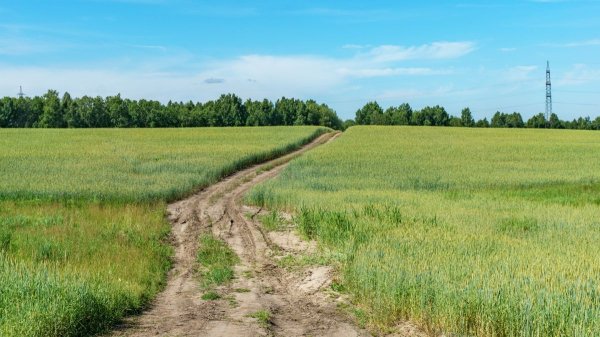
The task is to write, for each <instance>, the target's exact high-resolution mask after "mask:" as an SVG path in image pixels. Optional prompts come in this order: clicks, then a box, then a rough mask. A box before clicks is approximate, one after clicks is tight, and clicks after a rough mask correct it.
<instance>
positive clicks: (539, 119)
mask: <svg viewBox="0 0 600 337" xmlns="http://www.w3.org/2000/svg"><path fill="white" fill-rule="evenodd" d="M547 126H548V123H547V122H546V117H545V116H544V114H543V113H541V112H540V113H539V114H537V115H534V116H532V117H531V118H529V120H527V127H528V128H537V129H542V128H546V127H547Z"/></svg>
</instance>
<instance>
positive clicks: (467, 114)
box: [460, 108, 475, 128]
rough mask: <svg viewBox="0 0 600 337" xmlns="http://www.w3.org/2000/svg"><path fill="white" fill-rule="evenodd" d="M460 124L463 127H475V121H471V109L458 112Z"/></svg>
mask: <svg viewBox="0 0 600 337" xmlns="http://www.w3.org/2000/svg"><path fill="white" fill-rule="evenodd" d="M460 124H461V125H462V126H465V127H469V128H471V127H473V126H475V119H473V115H472V114H471V109H469V108H464V109H462V111H461V112H460Z"/></svg>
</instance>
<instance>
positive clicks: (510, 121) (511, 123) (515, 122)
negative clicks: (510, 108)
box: [506, 112, 525, 128]
mask: <svg viewBox="0 0 600 337" xmlns="http://www.w3.org/2000/svg"><path fill="white" fill-rule="evenodd" d="M506 126H507V127H509V128H523V127H525V123H523V117H521V114H520V113H518V112H513V113H512V114H510V115H507V117H506Z"/></svg>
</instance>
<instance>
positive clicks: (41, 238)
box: [0, 127, 325, 336]
mask: <svg viewBox="0 0 600 337" xmlns="http://www.w3.org/2000/svg"><path fill="white" fill-rule="evenodd" d="M324 131H325V129H323V128H318V127H268V128H264V127H263V128H206V129H202V128H195V129H143V130H141V129H140V130H137V129H127V130H124V129H89V130H2V129H0V173H1V174H0V335H1V336H81V335H90V334H94V333H97V332H102V331H105V330H106V329H108V328H110V327H111V326H112V325H114V324H115V323H116V322H118V321H119V320H120V319H121V318H122V317H123V316H125V315H128V314H132V313H135V312H139V311H140V310H142V309H143V308H144V307H145V306H146V305H147V304H148V302H149V301H150V300H151V299H152V298H153V297H154V296H155V295H156V294H157V293H158V292H159V291H160V290H161V289H162V286H163V283H164V281H165V276H166V272H167V271H168V269H169V266H170V256H171V249H170V248H169V245H168V233H169V230H170V226H169V224H168V222H167V221H166V219H165V215H166V214H165V206H166V203H167V202H169V201H171V200H174V199H177V198H181V197H183V196H185V195H188V194H190V193H192V192H193V191H195V190H198V189H200V188H202V187H204V186H207V185H209V184H211V183H213V182H215V181H216V180H218V179H219V178H222V177H223V176H225V175H228V174H230V173H232V172H234V171H236V170H238V169H240V168H242V167H246V166H249V165H251V164H254V163H257V162H261V161H264V160H266V159H269V158H272V157H276V156H278V155H280V154H283V153H286V152H289V151H291V150H292V149H295V148H297V147H299V146H301V145H302V144H303V143H306V142H308V141H310V140H311V139H313V138H314V137H316V136H317V135H319V134H321V133H322V132H324Z"/></svg>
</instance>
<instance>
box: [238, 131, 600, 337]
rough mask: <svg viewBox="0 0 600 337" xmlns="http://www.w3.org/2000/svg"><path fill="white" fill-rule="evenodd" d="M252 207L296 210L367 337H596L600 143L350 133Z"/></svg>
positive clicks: (294, 166)
mask: <svg viewBox="0 0 600 337" xmlns="http://www.w3.org/2000/svg"><path fill="white" fill-rule="evenodd" d="M248 200H249V201H250V202H253V203H255V204H261V205H266V206H269V207H271V208H276V209H282V210H284V209H285V210H288V211H292V212H294V213H295V214H296V222H297V224H298V228H299V230H300V232H301V233H303V234H304V235H305V236H307V237H309V238H315V239H317V240H318V241H319V242H320V244H321V246H322V247H323V248H324V252H326V253H327V256H329V257H330V258H331V259H332V262H333V263H335V264H336V265H337V266H338V268H339V271H340V279H341V282H342V284H343V288H345V289H346V290H347V291H348V292H350V293H351V294H352V297H353V299H354V301H355V303H356V309H355V312H357V313H359V315H360V316H361V317H363V318H365V319H366V321H367V323H368V324H369V325H370V326H371V327H373V328H374V329H381V330H386V329H387V328H389V327H393V326H394V325H395V324H397V323H400V322H402V321H403V320H406V319H410V320H412V321H414V322H416V323H417V324H419V325H421V326H422V327H423V328H425V329H427V330H429V331H430V332H434V333H435V332H445V333H455V334H459V335H482V336H598V335H600V249H598V244H599V243H600V220H599V218H598V215H599V214H600V134H598V133H594V132H586V131H563V130H514V129H463V128H434V127H352V128H350V129H349V130H348V131H346V132H345V133H344V134H343V135H342V136H341V137H340V138H338V139H337V140H336V141H335V142H333V143H331V144H328V145H325V146H322V147H320V148H318V149H316V150H314V151H311V152H310V153H308V154H306V155H304V156H303V157H301V158H299V159H296V160H294V161H293V162H292V163H291V164H290V166H289V167H288V168H287V169H286V170H284V172H282V174H281V175H280V176H279V177H278V178H276V179H274V180H272V181H269V182H266V183H264V184H262V185H259V186H258V187H256V188H255V189H254V190H252V191H251V193H250V195H249V196H248Z"/></svg>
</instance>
